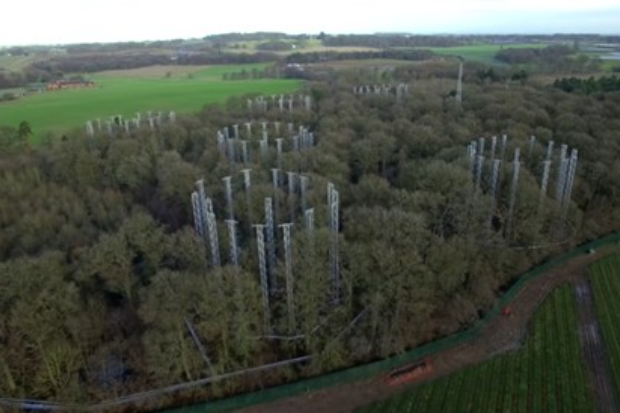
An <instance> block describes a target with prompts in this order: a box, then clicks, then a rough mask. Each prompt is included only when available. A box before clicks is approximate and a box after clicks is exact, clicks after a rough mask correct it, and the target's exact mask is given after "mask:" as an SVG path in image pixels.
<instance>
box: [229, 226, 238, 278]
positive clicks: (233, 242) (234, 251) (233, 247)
mask: <svg viewBox="0 0 620 413" xmlns="http://www.w3.org/2000/svg"><path fill="white" fill-rule="evenodd" d="M226 224H227V225H228V238H229V241H230V263H231V264H232V265H235V266H238V265H239V247H238V246H237V221H235V220H234V219H227V220H226Z"/></svg>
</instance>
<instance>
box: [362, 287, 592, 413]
mask: <svg viewBox="0 0 620 413" xmlns="http://www.w3.org/2000/svg"><path fill="white" fill-rule="evenodd" d="M586 382H587V376H586V370H585V366H584V364H583V361H582V358H581V350H580V347H579V337H578V334H577V313H576V301H575V297H574V295H573V293H572V290H571V287H570V286H568V285H564V286H563V287H560V288H559V289H558V290H556V292H555V293H554V294H553V295H552V296H550V297H549V298H548V299H547V300H546V301H545V303H544V304H543V305H542V306H541V308H540V310H539V311H538V312H537V314H536V315H535V317H534V319H533V321H532V324H531V326H530V335H529V336H528V338H527V341H526V343H525V345H524V347H523V348H522V349H520V350H519V351H517V352H515V353H512V354H507V355H504V356H500V357H497V358H495V359H493V360H491V361H488V362H486V363H483V364H480V365H476V366H473V367H470V368H467V369H465V370H462V371H460V372H457V373H455V374H452V375H451V376H448V377H445V378H441V379H439V380H436V381H433V382H430V383H427V384H424V385H421V386H419V387H416V388H414V389H412V390H410V391H407V392H405V393H402V394H400V395H398V396H396V397H394V398H392V399H389V400H385V401H382V402H378V403H374V404H372V405H370V406H368V407H367V408H365V409H364V410H363V411H364V412H414V411H423V412H454V411H464V412H497V411H505V412H507V411H510V412H542V411H564V412H573V411H574V412H587V411H593V410H594V405H593V400H592V396H591V395H590V393H589V391H588V385H587V383H586Z"/></svg>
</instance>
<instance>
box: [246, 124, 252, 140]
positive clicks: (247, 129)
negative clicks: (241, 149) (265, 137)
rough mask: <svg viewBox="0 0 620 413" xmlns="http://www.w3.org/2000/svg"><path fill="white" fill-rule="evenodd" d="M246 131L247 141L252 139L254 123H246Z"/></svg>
mask: <svg viewBox="0 0 620 413" xmlns="http://www.w3.org/2000/svg"><path fill="white" fill-rule="evenodd" d="M245 130H246V132H247V135H248V136H247V139H252V122H246V123H245Z"/></svg>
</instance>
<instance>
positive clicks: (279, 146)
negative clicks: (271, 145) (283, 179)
mask: <svg viewBox="0 0 620 413" xmlns="http://www.w3.org/2000/svg"><path fill="white" fill-rule="evenodd" d="M283 141H284V139H282V138H277V139H276V156H277V158H276V161H277V163H278V168H282V142H283Z"/></svg>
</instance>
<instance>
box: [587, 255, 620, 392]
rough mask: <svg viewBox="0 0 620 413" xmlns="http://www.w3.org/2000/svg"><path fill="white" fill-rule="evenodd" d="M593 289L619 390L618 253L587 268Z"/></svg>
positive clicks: (619, 306) (619, 309) (619, 266)
mask: <svg viewBox="0 0 620 413" xmlns="http://www.w3.org/2000/svg"><path fill="white" fill-rule="evenodd" d="M588 272H589V273H590V280H591V283H592V287H593V290H594V298H595V306H596V314H597V317H598V320H599V323H600V326H601V329H602V331H603V339H604V341H605V344H606V346H607V352H608V354H609V359H610V361H611V370H612V371H613V374H614V379H615V383H616V388H617V389H618V390H619V391H620V302H618V295H620V255H612V256H610V257H608V258H606V259H604V260H601V261H599V262H597V263H595V264H593V265H592V266H590V268H589V269H588Z"/></svg>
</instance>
